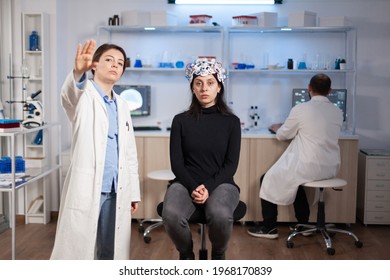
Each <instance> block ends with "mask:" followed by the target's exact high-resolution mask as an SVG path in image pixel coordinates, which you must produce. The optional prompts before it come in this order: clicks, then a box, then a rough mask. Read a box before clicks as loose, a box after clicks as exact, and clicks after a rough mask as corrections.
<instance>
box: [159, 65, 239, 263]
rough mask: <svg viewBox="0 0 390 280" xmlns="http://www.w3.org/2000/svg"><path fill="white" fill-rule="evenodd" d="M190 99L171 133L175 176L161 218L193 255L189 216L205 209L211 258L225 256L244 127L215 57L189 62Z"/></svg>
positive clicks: (185, 253)
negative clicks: (231, 104) (228, 96)
mask: <svg viewBox="0 0 390 280" xmlns="http://www.w3.org/2000/svg"><path fill="white" fill-rule="evenodd" d="M186 78H187V79H188V80H189V82H190V89H191V92H192V102H191V105H190V107H189V109H188V110H187V111H185V112H183V113H180V114H178V115H176V116H175V117H174V119H173V122H172V127H171V136H170V160H171V167H172V171H173V173H174V174H175V176H176V178H175V179H174V180H173V183H172V184H171V185H170V186H169V188H168V190H167V192H166V194H165V198H164V209H163V213H162V218H163V221H164V226H165V230H166V231H167V233H168V235H169V236H170V238H171V239H172V241H173V243H174V244H175V246H176V249H177V250H178V251H179V253H180V259H184V260H190V259H195V256H194V253H193V243H192V235H191V230H190V227H189V224H188V220H189V218H190V217H191V215H192V214H193V213H194V212H195V210H196V209H197V208H202V210H204V211H205V216H206V220H207V224H208V226H209V238H210V241H211V244H212V253H211V258H212V259H225V251H226V249H227V246H228V242H229V239H230V236H231V233H232V230H233V212H234V210H235V208H236V206H237V205H238V202H239V191H240V189H239V187H238V186H237V185H236V183H235V182H234V179H233V176H234V174H235V172H236V170H237V166H238V160H239V157H240V144H241V128H240V120H239V118H238V117H237V116H235V115H234V114H233V113H232V112H231V110H230V109H229V108H228V106H227V105H226V103H225V100H224V85H223V82H224V80H225V78H226V76H225V70H224V69H223V67H222V65H221V63H219V62H216V61H215V59H211V60H208V59H197V60H196V61H195V62H194V63H192V64H189V65H187V68H186Z"/></svg>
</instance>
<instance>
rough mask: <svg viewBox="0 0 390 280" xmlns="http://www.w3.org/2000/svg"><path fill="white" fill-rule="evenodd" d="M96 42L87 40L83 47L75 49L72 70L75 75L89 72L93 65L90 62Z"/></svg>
mask: <svg viewBox="0 0 390 280" xmlns="http://www.w3.org/2000/svg"><path fill="white" fill-rule="evenodd" d="M95 46H96V42H95V41H94V40H88V41H86V42H85V44H84V46H81V44H80V45H79V46H78V47H77V54H76V58H75V64H74V70H75V72H76V73H80V74H81V73H85V72H87V71H88V70H91V68H92V67H93V65H94V63H93V62H92V59H93V54H94V51H95Z"/></svg>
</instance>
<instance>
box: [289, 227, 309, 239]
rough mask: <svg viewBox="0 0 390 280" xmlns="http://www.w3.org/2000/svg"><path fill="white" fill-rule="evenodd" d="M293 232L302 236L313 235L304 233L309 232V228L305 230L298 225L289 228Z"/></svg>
mask: <svg viewBox="0 0 390 280" xmlns="http://www.w3.org/2000/svg"><path fill="white" fill-rule="evenodd" d="M288 228H289V229H290V230H291V231H296V232H302V233H301V235H303V236H310V235H312V234H313V232H312V231H311V232H304V231H306V230H308V228H306V229H305V228H304V227H303V226H297V225H290V226H289V227H288Z"/></svg>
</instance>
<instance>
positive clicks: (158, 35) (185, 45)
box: [97, 26, 224, 73]
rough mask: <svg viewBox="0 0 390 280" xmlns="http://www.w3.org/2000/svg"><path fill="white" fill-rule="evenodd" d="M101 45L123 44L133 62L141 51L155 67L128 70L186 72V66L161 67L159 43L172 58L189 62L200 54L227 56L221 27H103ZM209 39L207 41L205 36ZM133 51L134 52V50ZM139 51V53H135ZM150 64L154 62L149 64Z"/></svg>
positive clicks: (172, 59)
mask: <svg viewBox="0 0 390 280" xmlns="http://www.w3.org/2000/svg"><path fill="white" fill-rule="evenodd" d="M132 35H135V36H132ZM176 35H177V36H180V37H181V39H182V41H181V43H182V44H181V45H180V46H178V45H177V44H176V43H177V41H175V40H174V38H175V36H176ZM97 38H98V41H97V43H98V45H100V44H103V43H106V42H111V43H116V44H118V45H120V46H122V47H123V48H124V49H125V50H126V52H129V51H130V52H129V53H128V55H129V56H130V58H131V61H132V65H134V61H135V58H136V54H137V53H141V58H142V60H143V62H144V59H145V57H149V59H148V60H149V61H151V62H152V63H151V64H152V67H151V68H134V67H133V66H131V67H130V68H128V71H138V72H140V71H147V72H151V71H157V72H160V71H162V72H180V73H182V72H183V70H184V69H183V68H158V67H157V63H158V62H162V61H161V60H159V59H163V55H162V54H161V53H158V54H156V53H155V52H156V42H158V44H159V48H158V49H160V50H162V51H161V52H164V51H165V52H168V53H169V54H168V57H166V58H168V59H169V61H164V62H173V63H175V62H176V61H177V60H182V61H184V62H185V63H188V62H192V60H193V59H194V58H196V57H198V56H200V55H204V56H216V57H217V58H218V59H220V60H222V59H223V58H224V43H223V42H224V29H223V27H221V26H161V27H151V26H145V27H139V26H136V27H131V26H99V27H98V29H97ZM202 38H203V39H204V38H207V39H209V40H208V41H207V42H205V41H203V40H201V39H202ZM131 51H133V53H132V52H131ZM134 52H135V53H134ZM148 64H150V63H148Z"/></svg>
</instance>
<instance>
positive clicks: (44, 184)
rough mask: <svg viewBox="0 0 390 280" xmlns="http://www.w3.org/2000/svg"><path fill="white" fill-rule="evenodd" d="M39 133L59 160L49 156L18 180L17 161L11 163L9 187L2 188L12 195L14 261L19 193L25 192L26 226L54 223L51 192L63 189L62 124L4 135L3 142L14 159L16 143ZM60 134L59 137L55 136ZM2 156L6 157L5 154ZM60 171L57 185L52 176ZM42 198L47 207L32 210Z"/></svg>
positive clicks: (1, 134)
mask: <svg viewBox="0 0 390 280" xmlns="http://www.w3.org/2000/svg"><path fill="white" fill-rule="evenodd" d="M39 130H43V131H44V134H43V135H44V137H46V138H47V139H46V144H47V145H48V146H50V151H51V153H53V154H54V155H53V158H54V159H55V160H53V161H51V160H50V159H49V158H48V157H46V159H45V162H44V164H43V165H42V166H41V167H40V168H26V172H25V175H24V176H23V177H16V175H15V161H14V160H13V161H12V163H11V170H12V172H11V174H7V175H9V184H8V185H5V184H2V185H1V186H0V192H1V193H4V194H8V197H9V208H10V210H9V211H8V213H9V220H10V227H11V229H12V259H15V251H16V250H15V249H16V234H15V232H16V222H15V220H16V211H17V207H16V206H17V204H18V202H19V200H18V199H17V198H18V197H19V194H20V192H21V191H24V215H25V222H26V223H43V224H46V223H48V222H49V221H50V189H51V188H53V186H59V189H61V185H62V180H61V170H60V167H61V157H60V154H61V126H60V125H59V124H45V125H44V126H41V127H38V128H31V129H23V130H21V131H18V132H1V133H0V138H1V141H3V140H4V141H5V142H6V143H7V145H8V149H7V150H8V156H10V157H11V159H14V158H15V156H16V154H15V148H16V143H17V142H18V141H20V138H23V137H26V136H28V134H35V133H37V132H38V131H39ZM53 135H56V136H58V139H57V138H55V139H54V138H53V137H51V136H53ZM2 155H7V154H5V151H3V154H2ZM55 172H57V173H58V174H57V177H56V178H57V179H58V181H57V182H53V181H54V180H53V178H54V177H55V176H50V175H52V174H54V173H55ZM40 196H41V197H42V200H43V204H42V205H38V206H40V207H38V209H37V211H31V205H32V202H33V201H34V199H35V198H36V197H40Z"/></svg>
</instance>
